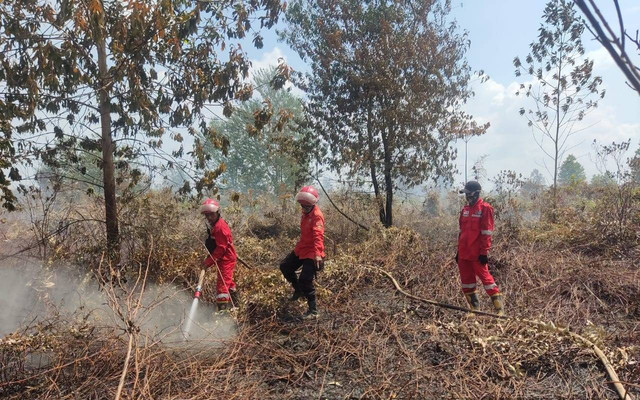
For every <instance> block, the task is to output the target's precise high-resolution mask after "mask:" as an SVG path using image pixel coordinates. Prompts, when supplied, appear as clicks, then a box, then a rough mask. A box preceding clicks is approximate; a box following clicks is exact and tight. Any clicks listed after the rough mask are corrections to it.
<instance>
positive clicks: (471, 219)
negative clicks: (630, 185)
mask: <svg viewBox="0 0 640 400" xmlns="http://www.w3.org/2000/svg"><path fill="white" fill-rule="evenodd" d="M481 190H482V188H481V186H480V184H479V183H478V182H476V181H469V182H467V183H466V185H464V189H462V190H460V193H464V194H465V197H466V199H467V205H465V206H464V207H463V208H462V211H461V212H460V219H459V222H460V233H459V234H458V252H457V253H456V262H457V263H458V269H459V271H460V281H461V283H462V292H463V293H464V296H465V298H466V299H467V302H468V303H469V306H470V307H471V309H472V310H477V309H478V307H479V305H480V302H479V301H478V295H477V290H476V276H477V277H478V278H480V280H481V281H482V285H483V286H484V290H485V291H486V292H487V294H488V295H489V296H491V301H492V302H493V307H494V308H495V311H496V313H497V314H498V315H503V314H504V310H503V301H502V295H501V294H500V290H499V289H498V285H496V283H495V281H494V279H493V276H491V273H489V268H488V259H487V254H488V253H489V248H490V247H491V235H492V234H493V207H491V205H489V203H486V202H485V201H483V200H482V199H481V198H480V191H481Z"/></svg>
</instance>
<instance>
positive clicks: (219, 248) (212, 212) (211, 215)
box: [200, 199, 237, 311]
mask: <svg viewBox="0 0 640 400" xmlns="http://www.w3.org/2000/svg"><path fill="white" fill-rule="evenodd" d="M200 213H201V214H202V215H204V217H205V218H206V219H207V222H208V225H209V237H208V238H207V240H206V242H205V244H206V246H207V250H208V251H209V255H208V256H207V258H205V259H204V260H203V261H202V265H203V266H204V267H205V268H210V267H211V266H214V268H216V270H217V274H216V275H217V281H216V304H217V307H218V311H221V310H226V309H228V308H229V304H231V303H232V302H231V296H232V295H233V296H234V298H235V294H236V284H235V282H234V281H233V270H234V269H235V267H236V258H237V256H236V249H235V248H234V247H233V236H232V235H231V230H230V229H229V225H227V223H226V222H225V220H224V219H222V218H221V217H220V205H219V204H218V202H217V201H216V200H214V199H206V200H205V201H204V202H203V203H202V206H200Z"/></svg>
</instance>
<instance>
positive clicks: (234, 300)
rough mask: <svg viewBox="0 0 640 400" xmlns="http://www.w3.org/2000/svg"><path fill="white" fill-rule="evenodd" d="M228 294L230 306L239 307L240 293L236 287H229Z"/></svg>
mask: <svg viewBox="0 0 640 400" xmlns="http://www.w3.org/2000/svg"><path fill="white" fill-rule="evenodd" d="M229 296H231V306H232V307H239V306H240V293H238V289H229Z"/></svg>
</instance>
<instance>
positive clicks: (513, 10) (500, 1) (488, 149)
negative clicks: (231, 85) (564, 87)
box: [245, 0, 640, 182]
mask: <svg viewBox="0 0 640 400" xmlns="http://www.w3.org/2000/svg"><path fill="white" fill-rule="evenodd" d="M598 3H599V6H600V7H601V9H602V11H603V13H604V14H605V15H606V16H611V17H612V18H613V17H614V16H615V10H614V9H613V2H612V1H610V0H602V1H599V2H598ZM544 5H545V1H543V0H535V1H525V0H509V1H506V0H482V1H480V0H475V1H471V0H469V1H461V0H454V1H453V2H452V7H453V10H452V13H451V16H452V17H453V18H455V19H456V20H457V22H458V24H459V26H460V28H461V29H465V30H467V31H468V32H469V38H470V39H471V48H470V49H469V51H468V53H467V59H468V61H469V64H470V65H471V67H472V68H473V69H474V70H484V71H485V73H486V74H488V75H489V77H490V80H489V81H488V82H486V83H484V84H481V85H480V84H478V85H474V90H475V92H476V96H475V98H474V99H473V100H472V101H470V102H469V103H468V105H467V108H466V109H467V111H468V112H470V113H472V114H473V115H474V116H475V117H476V118H477V119H478V120H480V121H481V122H490V123H491V128H490V129H489V131H488V132H487V133H486V134H485V135H483V136H481V137H477V138H473V139H472V140H471V141H470V142H469V154H468V159H469V165H472V164H473V162H475V161H476V160H478V159H479V158H480V157H482V156H486V158H485V162H484V167H485V169H486V175H487V176H488V177H494V176H495V175H497V174H498V173H499V172H500V171H501V170H507V169H509V170H514V171H517V172H520V173H522V174H523V175H524V176H525V177H528V176H529V174H530V173H531V171H532V170H533V169H538V170H540V171H541V172H542V173H543V174H544V175H545V177H546V178H547V181H548V182H551V180H552V179H551V175H550V174H549V172H548V171H547V169H546V168H545V164H544V161H545V157H546V156H545V155H544V153H543V152H542V150H541V149H540V148H539V147H538V146H537V145H536V143H535V140H534V136H533V133H532V131H531V128H529V127H528V126H527V122H526V120H525V119H524V118H523V117H521V116H519V115H518V110H519V109H520V107H522V106H525V107H526V105H527V104H529V105H531V104H532V103H531V102H530V101H529V102H528V101H527V99H524V98H522V97H516V96H515V91H516V90H517V86H518V83H519V82H521V81H524V79H522V78H516V77H515V75H514V67H513V64H512V61H513V58H514V57H515V56H520V57H522V58H523V57H524V56H526V54H527V53H528V50H529V44H530V43H531V42H532V41H534V40H535V39H536V38H537V30H538V28H539V26H540V22H541V16H542V11H543V9H544ZM620 5H621V8H622V10H623V15H624V16H625V26H626V27H628V30H630V31H634V32H635V29H640V2H638V1H635V0H621V1H620ZM612 21H615V19H612ZM614 29H615V27H614ZM264 35H265V41H264V47H263V49H261V50H257V49H254V48H251V47H249V46H247V47H245V50H247V51H248V53H249V55H250V58H251V59H252V61H253V65H254V68H260V67H264V66H266V65H269V64H276V63H277V59H278V58H279V57H284V58H285V60H286V62H287V63H288V64H289V65H290V66H291V67H293V68H294V69H296V70H307V66H306V65H305V64H304V63H303V62H302V61H301V60H300V59H299V57H298V56H297V55H296V54H295V52H293V51H292V50H291V49H290V48H288V46H287V45H286V44H285V43H282V42H278V40H277V36H276V34H275V32H273V31H268V32H265V33H264ZM583 43H584V45H585V48H586V51H587V56H588V57H589V58H591V59H593V60H594V61H595V73H596V74H597V75H600V76H602V78H603V81H604V83H603V86H604V87H605V88H606V90H607V95H606V96H605V98H604V99H603V100H602V101H601V102H600V104H599V107H598V108H597V109H596V110H594V111H593V112H592V113H590V114H589V115H588V116H587V117H586V118H585V120H584V123H583V126H584V127H585V130H584V131H582V132H581V133H579V134H577V135H575V136H573V137H572V138H571V139H569V142H568V146H569V147H570V149H569V150H568V151H567V153H566V154H574V155H575V156H576V157H577V158H578V160H579V162H580V163H582V164H583V166H584V167H585V170H586V172H587V176H588V177H590V176H592V175H593V174H597V173H598V172H599V171H598V169H597V167H596V165H595V162H594V161H595V160H594V151H593V146H592V142H593V141H594V140H596V141H598V142H599V143H602V144H609V143H611V142H612V141H617V142H620V141H622V140H626V139H628V138H631V139H632V145H631V146H632V149H633V151H635V149H636V148H637V147H638V145H639V141H638V138H639V137H640V96H638V94H636V93H635V92H634V91H632V90H631V89H630V88H628V87H627V86H626V85H625V83H624V76H623V75H622V73H621V72H620V71H619V69H618V68H617V67H616V65H615V64H614V63H613V61H612V60H611V58H610V56H609V54H608V53H607V52H606V51H605V50H604V49H603V48H601V46H600V45H599V43H597V42H596V41H595V40H593V38H592V37H591V35H590V33H589V32H588V31H585V35H584V37H583ZM630 50H632V49H629V48H628V51H630ZM635 60H636V61H637V62H638V63H640V56H638V57H635ZM458 149H459V157H458V162H457V165H458V169H459V170H460V174H459V175H458V177H457V180H458V181H459V182H462V181H463V179H464V178H463V169H464V143H460V144H458ZM546 164H547V165H552V163H550V160H549V159H547V160H546Z"/></svg>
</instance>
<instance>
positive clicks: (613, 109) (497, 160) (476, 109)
mask: <svg viewBox="0 0 640 400" xmlns="http://www.w3.org/2000/svg"><path fill="white" fill-rule="evenodd" d="M519 86H520V83H519V82H515V81H514V82H510V83H509V84H507V85H504V84H502V83H500V82H496V81H493V80H489V81H487V82H486V83H484V84H478V85H477V86H476V87H474V90H475V93H476V97H475V98H474V99H472V100H471V101H470V102H469V104H468V107H467V111H468V112H469V113H471V114H472V115H473V116H474V117H476V118H477V119H478V120H479V121H483V122H484V121H489V122H490V123H491V127H490V128H489V130H488V132H487V133H486V134H485V135H483V136H480V137H477V138H473V139H471V141H470V142H469V145H468V175H469V177H470V176H471V174H472V172H471V166H472V165H473V163H474V162H475V161H476V160H478V159H479V158H480V157H482V156H483V155H487V156H488V157H487V158H486V160H485V163H484V167H485V168H486V171H487V175H488V177H489V178H493V177H495V176H496V175H497V174H498V173H499V172H500V171H501V170H507V169H508V170H513V171H517V172H520V173H522V174H523V175H524V176H525V177H528V176H529V174H530V173H531V171H532V170H533V169H538V170H540V172H542V173H543V174H545V177H546V178H547V181H548V182H550V181H551V180H552V179H550V177H551V176H550V174H549V172H548V171H547V168H545V163H546V165H547V166H553V160H552V159H550V158H549V157H547V156H546V155H545V154H544V152H543V151H542V149H540V147H539V146H538V145H537V144H536V140H535V139H534V132H532V128H530V127H528V126H527V120H526V119H525V118H524V117H522V116H520V115H519V113H518V110H519V109H520V108H521V107H524V108H525V109H528V108H530V107H531V106H533V103H532V100H531V99H528V98H526V97H524V96H516V95H515V92H516V91H517V90H518V88H519ZM623 96H635V95H634V94H633V93H632V92H628V93H627V92H625V93H622V94H621V93H618V96H617V97H616V96H607V97H605V98H604V99H603V100H601V101H600V104H599V107H598V108H596V109H594V110H593V111H592V112H591V113H589V114H588V115H587V117H586V118H585V119H584V120H583V121H581V122H580V123H578V124H576V130H577V129H584V130H582V131H580V132H578V133H576V134H575V135H573V136H571V137H570V138H569V140H568V142H567V146H566V148H567V149H568V150H567V151H566V152H565V156H566V155H568V154H574V155H575V156H576V157H577V158H578V160H579V161H580V163H581V164H583V166H584V168H585V171H586V173H587V176H591V175H593V174H597V173H598V170H597V167H596V165H595V163H594V151H593V146H592V143H593V141H594V140H596V141H597V142H599V143H601V144H610V143H611V142H613V141H615V142H621V141H624V140H627V139H629V138H632V149H633V151H635V149H636V148H637V146H638V138H639V137H640V115H635V116H632V117H631V118H626V120H625V121H623V120H622V118H621V116H620V115H619V112H618V111H619V107H617V102H619V101H621V97H623ZM623 100H624V99H623ZM632 101H635V98H634V99H633V100H632ZM627 117H629V116H627ZM535 135H536V136H535V137H537V138H539V137H540V135H539V134H538V133H537V132H535ZM550 146H551V142H550V141H548V140H547V142H545V147H546V148H548V149H551V147H550ZM458 169H459V170H460V171H461V173H460V175H459V178H458V179H459V181H460V182H462V181H463V180H464V142H462V141H460V142H459V143H458ZM549 169H551V168H549ZM489 186H491V185H489Z"/></svg>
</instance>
